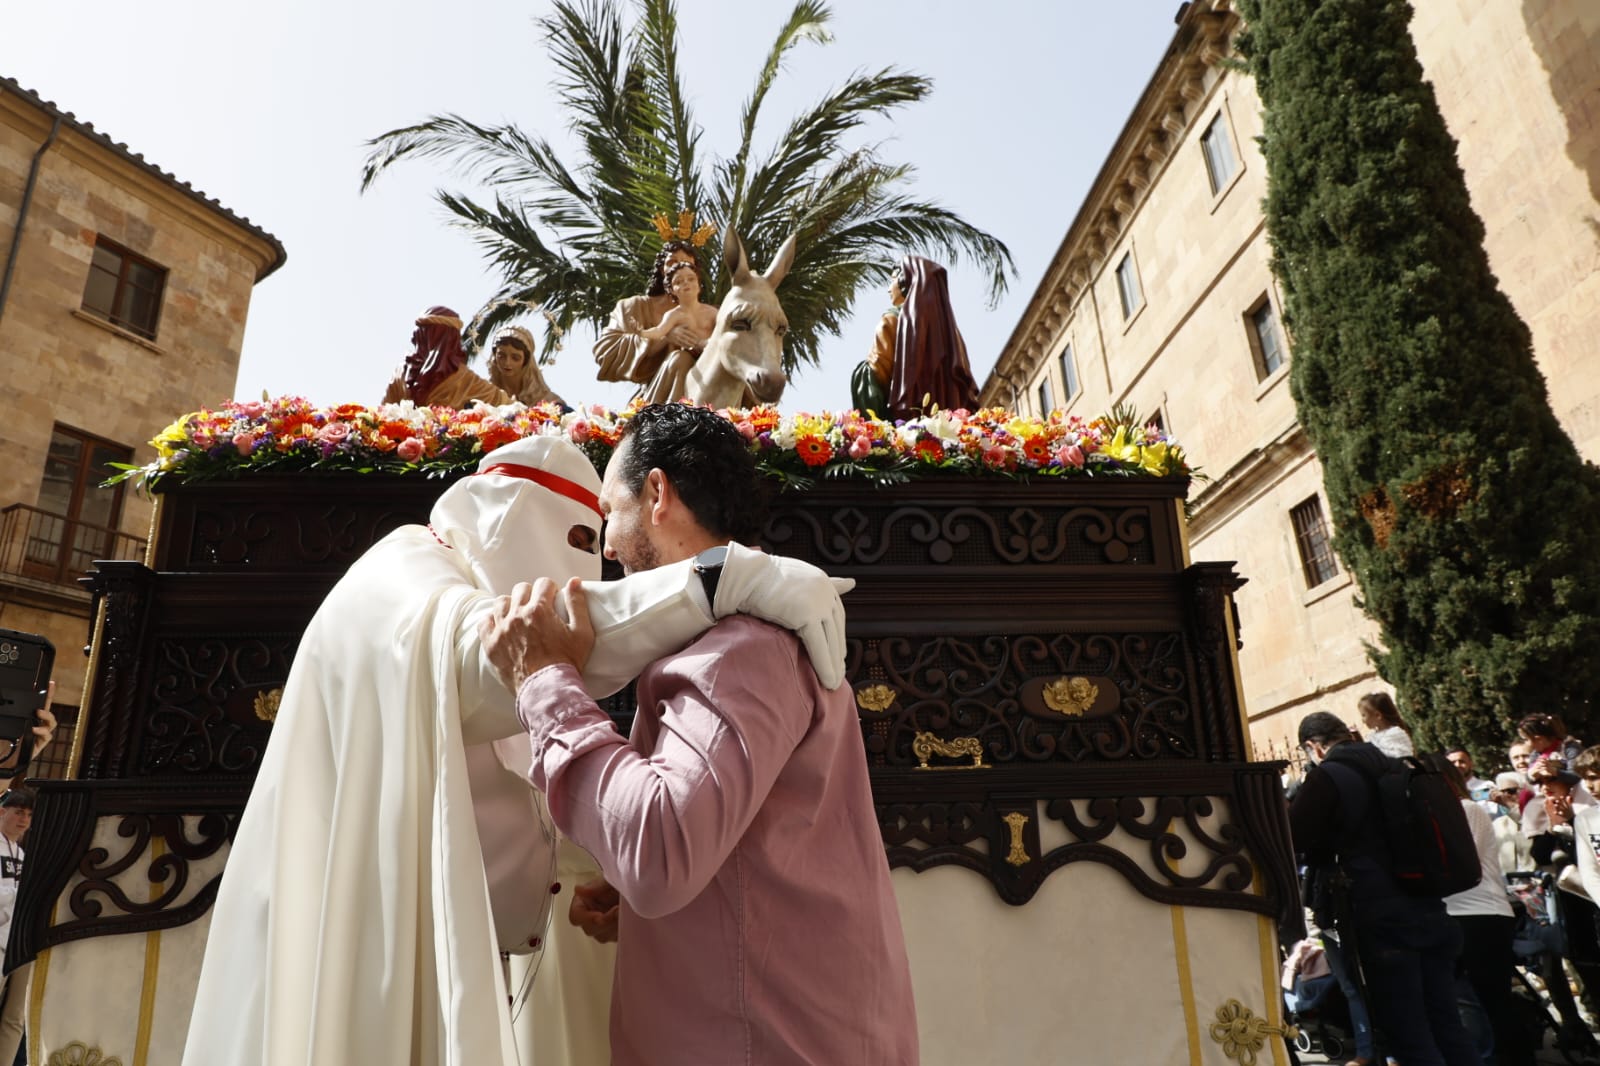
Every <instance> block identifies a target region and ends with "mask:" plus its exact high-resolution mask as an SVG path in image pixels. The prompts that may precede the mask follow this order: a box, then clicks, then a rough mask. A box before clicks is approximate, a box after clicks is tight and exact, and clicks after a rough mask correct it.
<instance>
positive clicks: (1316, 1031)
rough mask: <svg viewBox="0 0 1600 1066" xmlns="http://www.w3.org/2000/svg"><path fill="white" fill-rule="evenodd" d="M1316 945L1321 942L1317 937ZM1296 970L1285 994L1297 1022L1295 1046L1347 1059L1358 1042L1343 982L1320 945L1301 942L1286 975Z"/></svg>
mask: <svg viewBox="0 0 1600 1066" xmlns="http://www.w3.org/2000/svg"><path fill="white" fill-rule="evenodd" d="M1310 943H1311V944H1312V945H1316V944H1318V943H1319V941H1317V940H1316V939H1313V940H1312V941H1311V942H1310ZM1291 972H1292V973H1293V985H1292V987H1291V988H1289V989H1288V990H1286V991H1285V992H1284V994H1283V1010H1284V1018H1285V1021H1286V1023H1288V1024H1292V1025H1294V1026H1295V1030H1296V1031H1295V1037H1294V1041H1293V1045H1294V1046H1293V1050H1292V1051H1291V1052H1290V1054H1291V1056H1293V1057H1294V1060H1295V1061H1296V1062H1298V1061H1299V1056H1298V1055H1294V1052H1295V1051H1298V1052H1300V1053H1301V1054H1306V1055H1321V1056H1323V1057H1325V1058H1328V1059H1331V1060H1337V1061H1343V1060H1344V1058H1345V1052H1346V1051H1347V1050H1349V1049H1352V1048H1353V1047H1354V1046H1355V1042H1354V1040H1353V1039H1352V1037H1351V1033H1352V1032H1353V1026H1352V1025H1351V1022H1350V1012H1349V1008H1348V1007H1347V1005H1346V1004H1345V999H1344V993H1343V992H1342V991H1340V989H1339V982H1338V980H1337V979H1336V978H1335V977H1334V976H1333V973H1332V972H1331V971H1330V970H1329V968H1328V964H1327V961H1326V960H1325V959H1323V958H1322V950H1321V948H1320V947H1315V946H1313V947H1310V948H1309V950H1308V949H1307V948H1306V947H1305V946H1304V945H1303V944H1297V945H1295V947H1294V948H1293V949H1292V950H1291V952H1290V961H1289V962H1288V963H1287V964H1286V972H1285V977H1286V979H1287V978H1288V977H1289V975H1290V973H1291Z"/></svg>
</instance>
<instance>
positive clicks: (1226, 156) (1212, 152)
mask: <svg viewBox="0 0 1600 1066" xmlns="http://www.w3.org/2000/svg"><path fill="white" fill-rule="evenodd" d="M1200 151H1201V152H1202V153H1203V154H1204V155H1205V157H1206V176H1207V177H1209V178H1210V179H1211V194H1212V195H1213V196H1215V195H1216V194H1217V193H1219V192H1221V191H1222V187H1223V186H1224V185H1226V184H1228V179H1229V178H1231V177H1233V172H1234V170H1235V169H1236V167H1235V165H1234V159H1233V141H1232V139H1230V138H1229V137H1228V124H1227V123H1226V122H1224V121H1223V117H1222V112H1220V111H1218V112H1217V114H1216V117H1215V118H1213V119H1212V120H1211V125H1209V126H1207V127H1206V131H1205V132H1204V133H1202V134H1201V135H1200Z"/></svg>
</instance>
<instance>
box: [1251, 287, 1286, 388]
mask: <svg viewBox="0 0 1600 1066" xmlns="http://www.w3.org/2000/svg"><path fill="white" fill-rule="evenodd" d="M1245 317H1246V318H1248V319H1249V320H1250V350H1251V351H1252V352H1254V353H1255V357H1256V377H1257V378H1261V379H1264V378H1266V377H1268V376H1270V375H1271V374H1272V372H1273V371H1274V370H1277V369H1278V368H1279V367H1280V366H1282V365H1283V360H1284V355H1285V352H1284V343H1283V329H1282V328H1281V327H1280V326H1279V325H1278V313H1277V312H1276V311H1275V310H1273V308H1272V299H1271V298H1270V297H1268V296H1266V295H1265V294H1263V295H1262V297H1261V299H1260V300H1259V301H1258V302H1257V303H1256V305H1255V306H1254V307H1253V308H1251V309H1250V312H1249V314H1247V315H1246V316H1245Z"/></svg>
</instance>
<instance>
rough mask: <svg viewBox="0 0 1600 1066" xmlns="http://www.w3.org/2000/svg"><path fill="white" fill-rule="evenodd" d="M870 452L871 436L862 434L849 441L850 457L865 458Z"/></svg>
mask: <svg viewBox="0 0 1600 1066" xmlns="http://www.w3.org/2000/svg"><path fill="white" fill-rule="evenodd" d="M871 454H872V438H871V437H869V436H867V435H866V434H864V433H863V434H862V435H861V436H859V437H857V438H856V439H855V440H853V441H851V442H850V458H852V459H865V458H866V457H867V456H869V455H871Z"/></svg>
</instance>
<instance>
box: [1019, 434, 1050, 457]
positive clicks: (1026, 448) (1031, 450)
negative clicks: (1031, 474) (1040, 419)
mask: <svg viewBox="0 0 1600 1066" xmlns="http://www.w3.org/2000/svg"><path fill="white" fill-rule="evenodd" d="M1022 454H1023V455H1025V456H1026V457H1027V458H1028V459H1029V460H1031V461H1032V462H1035V463H1048V462H1049V461H1050V443H1049V441H1047V440H1045V439H1044V437H1042V436H1039V437H1029V438H1028V439H1027V440H1025V441H1023V442H1022Z"/></svg>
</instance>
